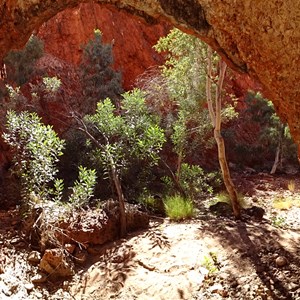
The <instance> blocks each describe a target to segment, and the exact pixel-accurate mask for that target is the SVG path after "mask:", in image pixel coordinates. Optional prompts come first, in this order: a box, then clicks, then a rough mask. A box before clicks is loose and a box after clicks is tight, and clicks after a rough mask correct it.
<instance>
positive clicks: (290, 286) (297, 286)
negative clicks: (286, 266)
mask: <svg viewBox="0 0 300 300" xmlns="http://www.w3.org/2000/svg"><path fill="white" fill-rule="evenodd" d="M288 288H289V290H291V291H292V292H294V291H296V290H297V289H298V288H299V284H296V283H293V282H291V283H290V284H289V285H288Z"/></svg>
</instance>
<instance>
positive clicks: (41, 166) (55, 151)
mask: <svg viewBox="0 0 300 300" xmlns="http://www.w3.org/2000/svg"><path fill="white" fill-rule="evenodd" d="M2 136H3V138H4V140H5V142H6V143H7V144H8V145H9V146H10V147H11V149H12V151H13V160H14V171H15V172H16V174H17V175H18V176H20V178H21V184H22V192H23V197H24V198H25V199H27V200H28V199H29V197H30V195H34V196H35V197H38V198H40V199H44V198H47V197H48V196H49V184H50V183H51V182H52V181H54V179H55V175H56V174H57V172H58V170H57V167H56V164H57V162H58V157H59V156H61V155H62V149H63V148H64V141H63V140H61V139H59V137H58V136H57V134H56V133H55V131H54V130H53V129H52V127H51V126H49V125H44V124H42V123H41V119H40V118H39V117H38V116H37V114H36V113H30V112H27V111H24V112H21V113H19V114H18V113H16V112H14V111H9V112H8V113H7V125H6V132H5V133H4V134H3V135H2Z"/></svg>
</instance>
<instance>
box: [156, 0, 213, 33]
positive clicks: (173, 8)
mask: <svg viewBox="0 0 300 300" xmlns="http://www.w3.org/2000/svg"><path fill="white" fill-rule="evenodd" d="M159 3H160V5H161V7H162V9H163V10H164V12H165V13H166V14H168V15H170V16H173V17H174V18H175V19H176V20H177V21H179V22H182V23H184V24H186V25H188V26H190V27H192V28H194V29H196V30H197V31H199V32H201V31H208V29H209V28H210V25H209V24H208V22H207V21H206V18H205V13H204V10H203V8H202V6H201V5H200V4H199V2H198V1H196V0H185V1H183V0H159Z"/></svg>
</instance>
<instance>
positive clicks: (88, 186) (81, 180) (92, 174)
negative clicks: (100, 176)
mask: <svg viewBox="0 0 300 300" xmlns="http://www.w3.org/2000/svg"><path fill="white" fill-rule="evenodd" d="M95 184H96V171H95V170H89V169H87V168H84V167H82V166H79V176H78V180H76V181H75V184H74V186H73V188H72V194H71V196H70V197H69V201H70V203H71V205H72V207H77V208H78V207H82V206H84V205H86V204H87V203H88V201H89V200H90V198H91V197H92V196H93V192H94V187H95Z"/></svg>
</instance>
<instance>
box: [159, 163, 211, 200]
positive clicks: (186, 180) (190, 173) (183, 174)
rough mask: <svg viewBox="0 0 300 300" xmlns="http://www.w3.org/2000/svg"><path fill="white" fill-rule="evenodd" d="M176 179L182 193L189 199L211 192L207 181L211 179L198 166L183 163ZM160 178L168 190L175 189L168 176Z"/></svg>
mask: <svg viewBox="0 0 300 300" xmlns="http://www.w3.org/2000/svg"><path fill="white" fill-rule="evenodd" d="M176 175H177V174H176ZM178 179H179V184H180V186H181V187H182V189H183V193H184V194H185V195H187V196H188V197H190V198H191V199H196V198H197V197H201V196H203V195H206V194H207V193H212V187H211V186H210V185H209V184H208V181H211V176H209V174H205V172H204V171H203V169H202V168H201V167H200V166H197V165H189V164H187V163H183V164H182V166H181V170H180V174H179V178H178ZM162 180H163V181H164V183H165V184H166V186H167V189H168V191H172V190H174V189H175V186H174V181H172V180H171V178H170V177H168V176H165V177H163V178H162Z"/></svg>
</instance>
